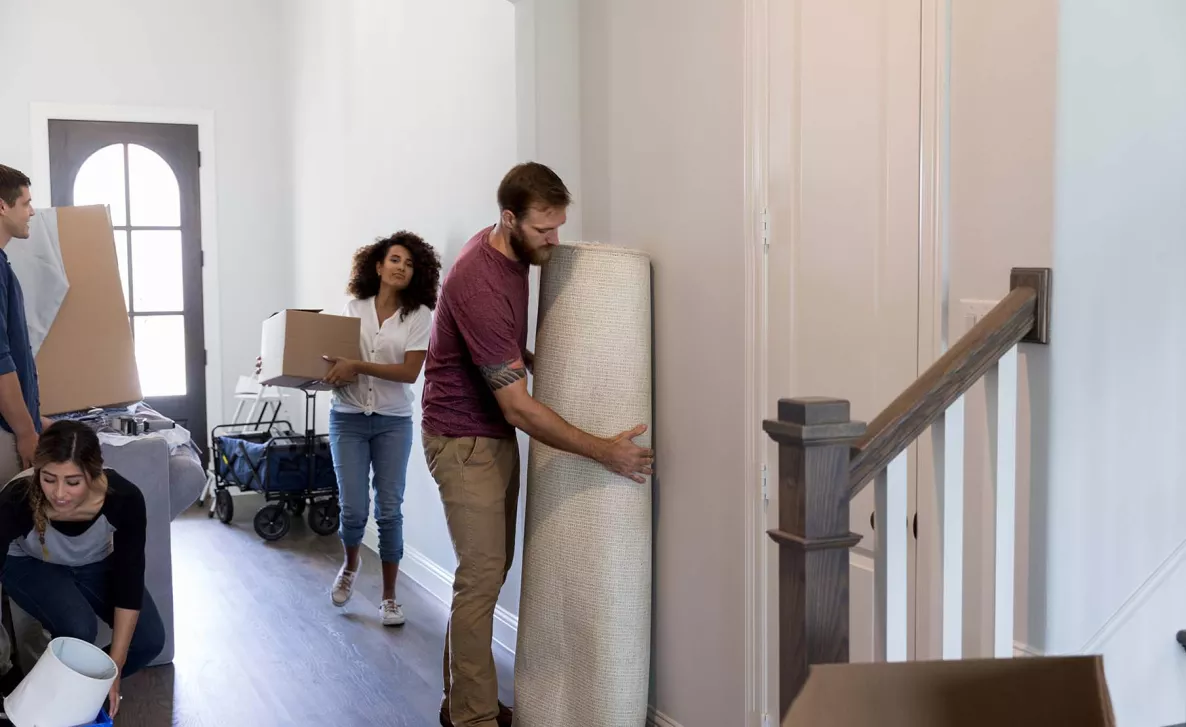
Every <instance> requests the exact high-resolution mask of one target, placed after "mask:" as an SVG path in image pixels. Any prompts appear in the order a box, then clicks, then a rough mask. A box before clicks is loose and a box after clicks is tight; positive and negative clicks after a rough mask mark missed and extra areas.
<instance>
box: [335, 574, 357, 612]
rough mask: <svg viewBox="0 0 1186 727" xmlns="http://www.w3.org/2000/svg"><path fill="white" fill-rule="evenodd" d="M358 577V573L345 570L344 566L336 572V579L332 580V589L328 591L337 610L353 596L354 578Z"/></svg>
mask: <svg viewBox="0 0 1186 727" xmlns="http://www.w3.org/2000/svg"><path fill="white" fill-rule="evenodd" d="M357 575H358V571H350V570H346V566H342V569H341V570H339V571H338V577H337V578H335V579H334V587H333V588H332V589H331V590H330V593H329V595H330V598H332V599H333V600H334V605H335V606H337V607H338V608H341V607H342V606H345V605H346V602H347V601H349V600H350V597H351V596H353V595H354V577H355V576H357Z"/></svg>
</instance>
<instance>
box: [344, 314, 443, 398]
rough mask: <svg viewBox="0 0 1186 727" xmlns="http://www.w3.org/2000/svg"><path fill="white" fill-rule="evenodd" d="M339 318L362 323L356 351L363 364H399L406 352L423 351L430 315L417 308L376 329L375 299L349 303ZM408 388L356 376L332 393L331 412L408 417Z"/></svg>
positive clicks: (426, 340) (377, 324)
mask: <svg viewBox="0 0 1186 727" xmlns="http://www.w3.org/2000/svg"><path fill="white" fill-rule="evenodd" d="M342 315H344V316H349V317H351V318H358V319H359V320H361V321H362V326H361V333H360V336H361V340H359V343H358V345H359V349H360V350H361V352H362V360H363V361H366V362H367V363H377V364H401V363H403V362H404V354H405V353H406V352H407V351H427V350H428V338H429V334H430V333H431V332H432V311H431V310H429V309H428V307H427V306H420V308H418V309H417V310H414V311H412V312H411V313H409V314H408V315H407V317H406V318H404V319H403V320H400V312H399V311H396V312H395V315H393V316H391V317H390V318H388V319H387V320H386V321H383V325H382V326H380V325H379V314H378V313H377V312H376V310H375V299H374V298H366V299H364V300H351V301H350V302H349V303H347V304H346V307H345V309H343V311H342ZM414 398H415V395H414V394H413V393H412V386H411V384H404V383H400V382H398V381H387V380H385V379H376V378H373V377H370V376H363V375H361V374H360V375H359V376H358V380H357V381H355V382H354V383H353V384H348V385H347V386H343V387H341V388H339V389H336V390H335V392H334V401H333V409H334V411H336V412H340V413H342V414H381V415H383V416H395V417H410V416H412V401H413V400H414Z"/></svg>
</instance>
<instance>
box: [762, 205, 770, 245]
mask: <svg viewBox="0 0 1186 727" xmlns="http://www.w3.org/2000/svg"><path fill="white" fill-rule="evenodd" d="M762 252H770V213H769V211H767V210H766V208H764V207H763V208H762Z"/></svg>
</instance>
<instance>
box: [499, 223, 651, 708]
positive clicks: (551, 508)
mask: <svg viewBox="0 0 1186 727" xmlns="http://www.w3.org/2000/svg"><path fill="white" fill-rule="evenodd" d="M539 300H540V302H539V320H538V325H537V328H536V345H535V373H534V376H535V378H534V382H533V390H532V393H533V395H534V396H535V398H536V399H537V400H539V401H540V402H542V403H543V404H546V405H547V406H549V407H550V408H552V410H553V411H555V412H556V413H557V414H559V415H560V416H562V417H564V418H565V419H566V420H567V421H569V422H570V423H572V424H573V425H574V426H577V427H580V428H581V429H583V430H585V431H587V432H590V433H592V434H595V435H598V436H606V437H608V436H613V435H616V434H619V433H620V432H623V431H626V430H628V429H631V428H633V427H635V426H637V425H638V424H646V425H647V426H648V432H647V434H645V435H644V436H642V437H639V438H638V439H637V440H635V441H637V442H638V444H640V445H642V446H648V445H649V444H650V440H651V432H650V431H649V428H650V426H651V401H652V399H651V387H652V381H651V378H652V368H651V269H650V259H649V258H648V257H647V256H646V255H645V254H643V253H641V252H638V251H634V250H628V249H624V248H619V247H612V246H608V245H595V244H584V243H581V244H571V245H561V246H560V247H558V248H556V250H555V251H554V253H553V256H552V260H551V262H549V263H548V264H547V265H545V266H544V268H543V270H542V272H541V276H540V295H539ZM650 623H651V489H650V483H649V482H648V483H647V484H645V485H639V484H636V483H634V482H632V481H631V480H629V479H627V478H624V477H620V476H618V475H614V474H612V473H610V472H609V471H607V470H605V469H604V468H603V467H601V466H600V465H599V464H597V463H595V462H591V461H589V460H585V459H583V458H580V457H575V456H573V455H569V454H566V453H563V452H559V451H557V450H554V449H551V448H550V447H547V446H545V445H542V444H540V443H539V442H536V441H532V443H531V450H530V455H529V457H528V467H527V510H526V516H525V522H524V541H523V591H522V595H521V599H520V609H519V630H518V645H517V647H516V654H515V712H516V715H515V720H516V725H518V727H558V726H560V725H574V726H575V725H581V726H582V727H622V725H643V724H644V723H645V721H646V716H647V692H648V686H649V680H650V642H651V638H650V637H651V627H650Z"/></svg>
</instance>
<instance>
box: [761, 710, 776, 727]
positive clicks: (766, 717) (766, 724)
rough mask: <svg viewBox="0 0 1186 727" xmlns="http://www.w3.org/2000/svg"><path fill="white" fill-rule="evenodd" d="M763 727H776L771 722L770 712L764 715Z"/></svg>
mask: <svg viewBox="0 0 1186 727" xmlns="http://www.w3.org/2000/svg"><path fill="white" fill-rule="evenodd" d="M762 727H774V725H773V724H772V723H771V722H770V713H769V712H763V713H762Z"/></svg>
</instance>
